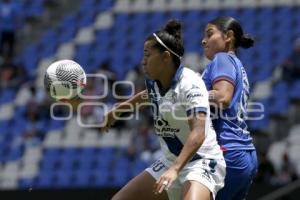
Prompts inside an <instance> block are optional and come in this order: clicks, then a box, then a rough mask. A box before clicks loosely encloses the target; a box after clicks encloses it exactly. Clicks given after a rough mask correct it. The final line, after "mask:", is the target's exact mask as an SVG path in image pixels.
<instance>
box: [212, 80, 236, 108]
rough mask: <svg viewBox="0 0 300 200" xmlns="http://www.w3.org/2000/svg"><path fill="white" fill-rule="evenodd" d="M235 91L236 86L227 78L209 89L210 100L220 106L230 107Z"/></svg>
mask: <svg viewBox="0 0 300 200" xmlns="http://www.w3.org/2000/svg"><path fill="white" fill-rule="evenodd" d="M233 93H234V86H233V85H232V83H230V82H229V81H226V80H222V81H218V82H216V83H215V84H214V85H213V90H210V91H209V101H210V103H213V104H214V105H215V106H217V107H219V108H222V109H224V108H228V107H229V105H230V103H231V99H232V96H233Z"/></svg>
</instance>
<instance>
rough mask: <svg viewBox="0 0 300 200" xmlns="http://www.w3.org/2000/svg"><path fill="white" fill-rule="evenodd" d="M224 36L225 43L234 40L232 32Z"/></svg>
mask: <svg viewBox="0 0 300 200" xmlns="http://www.w3.org/2000/svg"><path fill="white" fill-rule="evenodd" d="M225 36H226V37H225V41H226V42H232V41H233V40H234V32H233V31H232V30H229V31H227V32H226V34H225Z"/></svg>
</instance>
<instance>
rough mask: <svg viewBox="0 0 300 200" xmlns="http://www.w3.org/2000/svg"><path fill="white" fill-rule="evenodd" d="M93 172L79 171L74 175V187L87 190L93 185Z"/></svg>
mask: <svg viewBox="0 0 300 200" xmlns="http://www.w3.org/2000/svg"><path fill="white" fill-rule="evenodd" d="M91 176H92V171H90V170H77V171H76V172H75V173H74V182H73V183H72V186H75V187H80V188H87V187H90V186H91V185H92V181H91V179H92V178H91Z"/></svg>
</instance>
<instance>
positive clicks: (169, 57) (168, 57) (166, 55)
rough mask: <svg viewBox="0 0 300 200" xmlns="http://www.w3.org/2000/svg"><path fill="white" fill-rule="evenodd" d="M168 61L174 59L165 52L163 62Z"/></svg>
mask: <svg viewBox="0 0 300 200" xmlns="http://www.w3.org/2000/svg"><path fill="white" fill-rule="evenodd" d="M168 59H172V55H171V53H170V52H169V51H164V52H163V60H164V61H167V60H168Z"/></svg>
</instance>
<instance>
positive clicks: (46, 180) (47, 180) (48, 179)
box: [36, 171, 55, 188]
mask: <svg viewBox="0 0 300 200" xmlns="http://www.w3.org/2000/svg"><path fill="white" fill-rule="evenodd" d="M54 184H55V171H47V173H40V174H39V175H38V177H37V180H36V187H37V188H54Z"/></svg>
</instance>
